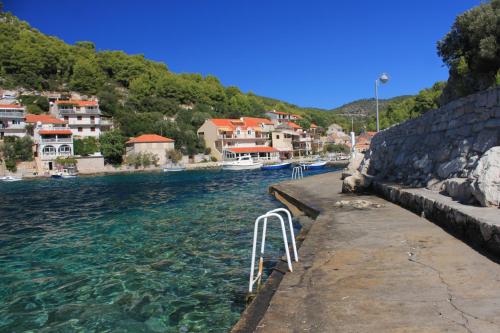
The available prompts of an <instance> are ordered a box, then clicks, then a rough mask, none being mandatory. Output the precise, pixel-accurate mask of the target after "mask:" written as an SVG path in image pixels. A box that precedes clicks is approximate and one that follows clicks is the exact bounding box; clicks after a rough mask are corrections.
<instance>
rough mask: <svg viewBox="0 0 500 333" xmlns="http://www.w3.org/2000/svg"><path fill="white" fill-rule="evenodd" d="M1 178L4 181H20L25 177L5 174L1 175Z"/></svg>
mask: <svg viewBox="0 0 500 333" xmlns="http://www.w3.org/2000/svg"><path fill="white" fill-rule="evenodd" d="M0 180H1V181H3V182H18V181H20V180H23V179H22V178H21V177H14V176H4V177H0Z"/></svg>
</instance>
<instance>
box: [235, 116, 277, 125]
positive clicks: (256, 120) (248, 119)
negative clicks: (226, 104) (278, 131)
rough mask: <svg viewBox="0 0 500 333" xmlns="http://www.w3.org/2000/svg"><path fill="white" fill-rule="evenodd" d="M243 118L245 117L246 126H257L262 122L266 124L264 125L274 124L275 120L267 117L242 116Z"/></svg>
mask: <svg viewBox="0 0 500 333" xmlns="http://www.w3.org/2000/svg"><path fill="white" fill-rule="evenodd" d="M241 119H243V122H244V123H245V126H248V127H257V126H260V124H264V125H272V124H273V122H272V121H271V120H269V119H267V118H253V117H242V118H241Z"/></svg>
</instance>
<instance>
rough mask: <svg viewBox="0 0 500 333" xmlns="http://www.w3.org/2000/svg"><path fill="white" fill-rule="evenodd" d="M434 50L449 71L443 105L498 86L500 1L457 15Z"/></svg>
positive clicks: (499, 81) (499, 66) (499, 78)
mask: <svg viewBox="0 0 500 333" xmlns="http://www.w3.org/2000/svg"><path fill="white" fill-rule="evenodd" d="M437 49H438V54H439V56H441V57H442V58H443V61H444V62H445V64H446V65H447V66H448V67H449V69H450V77H449V79H448V83H447V85H446V87H445V89H444V93H443V102H448V101H450V100H453V99H455V98H458V97H461V96H465V95H468V94H471V93H474V92H477V91H480V90H483V89H486V88H489V87H491V86H493V85H498V84H500V72H499V68H500V0H492V1H490V2H486V3H482V4H481V5H479V6H477V7H475V8H473V9H471V10H468V11H466V12H465V13H463V14H462V15H460V16H458V17H457V18H456V20H455V22H454V23H453V26H452V27H451V30H450V32H448V34H446V36H445V37H444V38H443V39H442V40H440V41H439V42H438V44H437Z"/></svg>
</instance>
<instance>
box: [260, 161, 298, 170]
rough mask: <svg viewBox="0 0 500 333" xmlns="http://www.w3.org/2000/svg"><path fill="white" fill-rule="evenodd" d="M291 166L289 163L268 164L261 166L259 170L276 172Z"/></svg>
mask: <svg viewBox="0 0 500 333" xmlns="http://www.w3.org/2000/svg"><path fill="white" fill-rule="evenodd" d="M291 165H292V163H290V162H283V163H276V164H268V165H263V166H262V167H261V170H278V169H286V168H289V167H290V166H291Z"/></svg>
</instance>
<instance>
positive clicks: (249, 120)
mask: <svg viewBox="0 0 500 333" xmlns="http://www.w3.org/2000/svg"><path fill="white" fill-rule="evenodd" d="M210 121H211V122H212V123H213V124H214V125H215V126H217V127H227V128H229V129H231V130H235V129H236V128H237V127H240V128H242V129H246V128H248V127H253V128H255V127H260V124H265V125H272V124H273V122H272V121H271V120H269V119H267V118H253V117H242V118H241V119H221V118H214V119H210Z"/></svg>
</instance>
